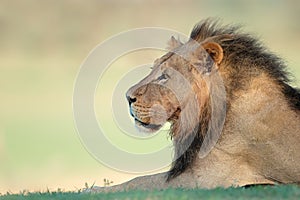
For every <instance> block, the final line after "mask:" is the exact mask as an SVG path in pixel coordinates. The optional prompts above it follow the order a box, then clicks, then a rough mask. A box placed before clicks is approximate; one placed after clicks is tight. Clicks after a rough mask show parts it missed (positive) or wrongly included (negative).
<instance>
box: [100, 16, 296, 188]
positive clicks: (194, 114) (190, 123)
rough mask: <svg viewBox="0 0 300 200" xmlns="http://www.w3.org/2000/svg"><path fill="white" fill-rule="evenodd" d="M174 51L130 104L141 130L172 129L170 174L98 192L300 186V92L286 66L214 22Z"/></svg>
mask: <svg viewBox="0 0 300 200" xmlns="http://www.w3.org/2000/svg"><path fill="white" fill-rule="evenodd" d="M169 45H170V48H169V49H170V52H168V53H166V54H165V55H164V56H162V57H161V58H159V59H157V60H156V61H155V62H154V64H153V69H152V71H151V73H150V74H149V75H148V76H147V77H145V78H144V79H143V80H141V81H140V82H139V83H137V84H136V85H134V86H133V87H131V88H130V89H129V90H128V91H127V93H126V97H127V99H128V102H129V107H130V114H131V115H132V117H133V118H134V119H135V124H136V126H137V127H138V128H139V129H141V130H142V131H144V132H148V133H149V134H150V133H152V132H156V131H157V130H159V129H160V128H161V127H162V126H163V125H164V124H165V123H166V122H169V123H170V124H171V128H170V135H171V138H172V140H173V143H174V148H175V158H174V162H173V164H172V166H171V168H170V170H169V171H167V172H164V173H159V174H154V175H148V176H142V177H137V178H135V179H133V180H131V181H129V182H126V183H123V184H120V185H117V186H112V187H108V188H98V189H96V190H97V191H122V190H132V189H143V190H152V189H165V188H169V187H172V188H206V189H211V188H216V187H224V188H227V187H242V186H248V185H257V184H271V185H275V184H299V183H300V92H299V90H298V89H296V88H293V87H292V86H291V85H290V78H289V73H288V72H287V70H286V65H285V63H284V62H283V61H282V59H280V58H279V57H277V56H276V55H274V54H273V53H270V52H269V51H268V50H267V49H266V48H265V47H264V46H263V45H262V44H261V43H260V42H259V41H258V40H257V39H256V38H254V37H252V36H251V35H249V34H245V33H243V32H241V30H240V27H238V26H231V25H227V26H223V25H222V24H220V23H219V22H218V21H216V20H212V19H206V20H203V21H201V22H199V23H198V24H197V25H196V26H195V27H194V28H193V30H192V32H191V35H190V39H189V40H188V41H187V42H186V43H182V42H181V41H179V40H176V39H175V38H174V37H172V38H171V40H170V42H169ZM223 92H225V94H224V93H223ZM212 93H213V94H212ZM215 99H217V100H215ZM213 111H214V112H215V113H214V114H212V113H213ZM218 127H219V128H218ZM205 141H206V142H205Z"/></svg>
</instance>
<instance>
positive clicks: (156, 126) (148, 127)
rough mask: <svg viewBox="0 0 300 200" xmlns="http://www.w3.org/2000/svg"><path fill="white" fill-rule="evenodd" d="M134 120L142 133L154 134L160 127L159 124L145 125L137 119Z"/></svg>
mask: <svg viewBox="0 0 300 200" xmlns="http://www.w3.org/2000/svg"><path fill="white" fill-rule="evenodd" d="M134 120H135V124H136V126H137V127H143V130H142V131H144V132H156V131H158V130H159V129H160V128H161V127H162V125H160V124H151V123H145V122H142V121H140V120H138V119H137V118H135V119H134Z"/></svg>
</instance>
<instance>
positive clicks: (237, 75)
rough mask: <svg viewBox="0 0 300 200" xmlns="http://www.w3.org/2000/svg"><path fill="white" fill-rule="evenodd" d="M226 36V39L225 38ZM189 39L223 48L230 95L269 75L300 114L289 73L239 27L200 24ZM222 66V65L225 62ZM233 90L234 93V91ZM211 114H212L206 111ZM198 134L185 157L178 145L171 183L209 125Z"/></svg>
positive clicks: (203, 125) (187, 163)
mask: <svg viewBox="0 0 300 200" xmlns="http://www.w3.org/2000/svg"><path fill="white" fill-rule="evenodd" d="M222 36H224V37H222ZM190 38H191V39H193V40H196V41H197V42H199V43H201V42H202V41H204V40H206V39H208V38H213V40H214V41H215V42H217V43H218V44H219V45H220V46H221V47H222V48H223V53H224V59H223V60H224V66H225V67H231V69H230V71H231V74H230V76H231V77H230V81H231V83H230V85H231V87H230V88H229V89H228V90H227V93H228V94H227V95H229V96H230V95H232V94H231V92H232V91H233V90H238V89H242V88H243V87H244V85H245V84H247V83H249V81H248V80H249V78H251V77H254V76H258V75H260V74H261V73H266V74H267V75H268V76H269V77H270V78H271V79H273V80H274V81H275V82H276V83H277V84H278V85H279V86H280V88H281V89H282V93H283V94H284V96H285V99H286V101H287V102H288V104H289V106H290V107H291V108H292V109H294V110H297V111H298V110H300V91H299V89H296V88H293V87H292V86H290V85H289V83H290V79H289V76H290V74H289V73H288V72H287V70H286V64H285V63H284V62H283V61H282V59H280V58H279V57H277V56H276V55H275V54H273V53H271V52H270V51H268V50H267V49H266V48H265V47H264V46H263V45H262V44H261V43H260V42H259V41H258V39H256V38H254V37H253V36H251V35H249V34H245V33H242V32H241V31H240V27H239V26H231V25H227V26H222V25H220V23H219V22H218V21H216V20H212V19H206V20H204V21H201V22H200V23H198V24H197V25H196V26H195V27H194V28H193V30H192V32H191V35H190ZM222 62H223V61H222ZM231 90H232V91H231ZM207 114H209V111H207ZM199 123H200V125H199V126H198V127H197V130H194V131H193V133H191V134H190V136H191V137H192V142H190V140H191V138H189V141H187V142H186V143H187V144H190V146H189V147H188V148H183V149H187V150H186V151H185V152H184V153H182V152H181V151H182V148H181V147H180V145H184V144H185V142H184V141H180V143H179V142H177V143H179V144H176V141H175V151H176V152H175V154H176V153H178V154H179V155H181V156H180V157H179V158H178V159H177V160H176V161H174V163H173V166H172V168H171V170H170V171H169V173H168V179H167V180H168V181H169V180H171V179H172V178H174V177H176V176H178V175H180V174H181V173H182V172H184V171H185V170H186V169H187V168H188V167H189V166H190V165H191V163H192V162H193V161H194V159H195V157H196V156H197V153H198V152H199V150H200V147H201V145H202V142H203V137H204V135H203V133H204V132H206V128H207V126H208V125H207V124H206V123H208V121H207V119H200V122H199Z"/></svg>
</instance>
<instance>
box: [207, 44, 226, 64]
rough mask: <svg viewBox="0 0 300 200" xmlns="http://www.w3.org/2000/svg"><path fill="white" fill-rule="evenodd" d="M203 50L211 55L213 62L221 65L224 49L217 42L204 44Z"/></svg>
mask: <svg viewBox="0 0 300 200" xmlns="http://www.w3.org/2000/svg"><path fill="white" fill-rule="evenodd" d="M202 48H204V49H205V51H206V52H207V53H208V54H209V55H210V57H211V58H212V59H213V61H214V62H215V63H217V64H220V63H221V62H222V60H223V49H222V47H221V46H220V45H219V44H218V43H216V42H206V43H204V44H202Z"/></svg>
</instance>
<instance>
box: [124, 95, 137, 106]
mask: <svg viewBox="0 0 300 200" xmlns="http://www.w3.org/2000/svg"><path fill="white" fill-rule="evenodd" d="M126 98H127V101H128V102H129V105H130V104H132V103H134V102H136V98H135V97H131V96H129V95H126Z"/></svg>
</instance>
